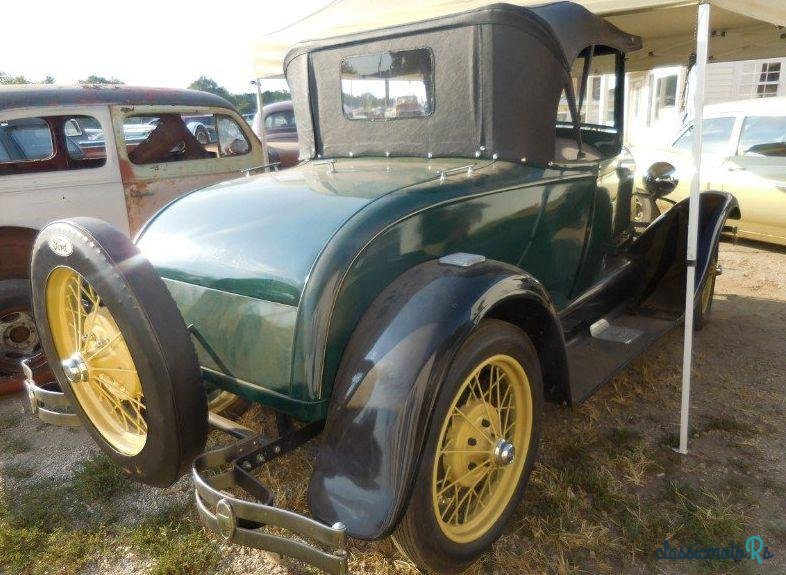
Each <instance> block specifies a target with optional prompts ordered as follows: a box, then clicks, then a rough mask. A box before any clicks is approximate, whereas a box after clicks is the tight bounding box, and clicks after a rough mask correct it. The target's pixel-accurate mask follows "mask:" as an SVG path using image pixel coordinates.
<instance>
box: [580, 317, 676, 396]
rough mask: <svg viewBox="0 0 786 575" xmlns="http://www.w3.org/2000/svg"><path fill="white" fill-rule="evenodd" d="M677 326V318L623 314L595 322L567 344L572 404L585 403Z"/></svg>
mask: <svg viewBox="0 0 786 575" xmlns="http://www.w3.org/2000/svg"><path fill="white" fill-rule="evenodd" d="M675 325H677V320H676V319H663V318H656V317H650V316H646V315H635V314H623V315H619V316H616V317H613V318H608V319H607V318H604V319H601V320H598V321H596V322H595V323H593V324H592V325H591V326H590V328H589V330H588V331H586V332H584V333H582V334H581V335H578V336H577V337H575V338H573V339H572V340H571V341H570V342H569V343H568V346H567V350H566V351H567V356H568V367H569V369H570V397H571V403H573V404H577V403H581V402H582V401H584V400H585V399H587V398H588V397H589V396H591V395H592V394H593V393H595V391H597V390H598V388H600V387H601V386H602V385H603V384H605V383H606V382H608V381H609V380H610V379H611V378H612V377H614V376H615V375H616V374H617V373H619V372H620V371H622V370H623V369H625V367H626V366H627V365H628V364H629V363H630V362H631V361H633V360H634V359H636V358H637V357H639V356H640V355H642V354H643V353H644V352H645V351H646V349H647V348H649V347H650V346H651V345H652V344H654V343H655V342H657V341H658V340H659V339H660V338H661V337H663V336H664V335H666V334H667V333H668V332H669V331H670V330H671V328H673V327H674V326H675Z"/></svg>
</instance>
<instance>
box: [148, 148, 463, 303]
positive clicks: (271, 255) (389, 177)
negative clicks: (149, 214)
mask: <svg viewBox="0 0 786 575" xmlns="http://www.w3.org/2000/svg"><path fill="white" fill-rule="evenodd" d="M466 164H467V159H465V158H450V159H435V160H431V161H429V160H426V159H422V158H396V159H385V158H362V159H361V158H356V159H343V160H336V161H335V162H309V163H306V164H302V165H300V166H297V167H295V168H291V169H288V170H284V171H281V172H274V173H268V174H262V175H258V176H253V177H246V178H239V179H236V180H231V181H227V182H222V183H220V184H216V185H213V186H210V187H208V188H204V189H202V190H198V191H196V192H192V193H190V194H187V195H185V196H182V197H181V198H179V199H177V200H175V201H174V202H172V203H171V204H169V205H168V206H167V207H165V208H164V209H163V210H161V211H160V212H159V213H158V214H157V215H156V216H154V218H153V219H152V220H151V221H150V222H149V223H148V224H147V226H146V227H145V228H144V229H143V231H142V232H141V233H140V236H139V238H138V239H137V243H138V245H139V248H140V249H141V250H142V253H143V254H144V255H145V256H146V257H147V258H148V259H149V260H150V261H151V262H152V263H153V265H154V266H155V267H156V268H157V269H158V272H159V273H160V274H161V276H162V277H165V278H169V279H173V280H178V281H183V282H187V283H192V284H196V285H201V286H204V287H209V288H213V289H218V290H222V291H227V292H231V293H236V294H238V295H245V296H250V297H255V298H258V299H264V300H267V301H274V302H278V303H283V304H287V305H297V304H298V302H299V299H300V295H301V293H302V290H303V287H304V285H305V283H306V281H307V279H308V275H309V273H310V270H311V268H312V266H313V265H314V262H315V261H316V260H317V258H318V257H319V255H320V253H321V252H322V250H323V249H324V247H325V246H326V245H327V243H328V242H329V240H330V238H331V237H332V236H333V234H335V232H336V231H338V229H340V228H341V226H342V225H343V224H344V223H345V222H346V221H347V220H348V219H350V218H351V217H353V216H354V215H355V214H356V213H357V212H359V211H360V210H361V209H363V207H365V206H366V205H368V204H369V203H371V202H373V201H374V200H375V199H377V198H379V197H381V196H384V195H386V194H389V193H391V192H394V191H396V190H399V189H402V188H406V187H409V186H413V185H416V184H419V183H422V182H425V181H428V180H436V179H438V178H439V172H440V170H444V169H450V168H455V167H457V166H462V165H466Z"/></svg>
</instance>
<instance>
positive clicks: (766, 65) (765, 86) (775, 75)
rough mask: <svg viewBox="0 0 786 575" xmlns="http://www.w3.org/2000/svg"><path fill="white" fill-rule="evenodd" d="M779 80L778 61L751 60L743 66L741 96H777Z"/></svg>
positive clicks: (779, 68) (779, 67)
mask: <svg viewBox="0 0 786 575" xmlns="http://www.w3.org/2000/svg"><path fill="white" fill-rule="evenodd" d="M780 81H781V63H780V62H752V63H750V64H747V65H746V66H745V68H743V72H742V82H741V92H742V93H741V96H743V97H747V98H770V97H774V96H777V95H778V86H779V85H780Z"/></svg>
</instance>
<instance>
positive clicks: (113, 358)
mask: <svg viewBox="0 0 786 575" xmlns="http://www.w3.org/2000/svg"><path fill="white" fill-rule="evenodd" d="M32 285H33V305H34V310H35V314H36V317H37V318H38V329H39V335H40V337H41V344H42V346H43V349H44V351H45V353H46V356H47V358H48V359H49V363H50V366H51V368H52V371H53V372H54V374H55V377H56V378H57V380H58V383H59V384H60V386H61V388H62V389H63V392H64V393H65V394H66V395H67V396H68V397H69V399H70V401H71V403H72V404H73V405H74V408H75V410H76V412H77V413H78V415H79V416H80V419H81V420H82V423H83V424H84V425H85V428H86V429H87V431H88V432H89V433H90V434H91V435H92V436H93V438H94V439H95V441H96V442H97V443H98V445H99V446H100V447H101V448H102V449H103V450H104V451H105V452H106V453H107V454H109V456H110V457H112V458H113V459H114V460H115V461H116V462H117V463H118V464H119V465H120V466H121V467H122V468H123V470H124V471H125V472H126V473H128V474H129V475H132V476H133V477H134V478H136V479H138V480H139V481H142V482H144V483H148V484H150V485H156V486H166V485H170V484H171V483H173V482H174V481H175V480H177V479H178V478H179V477H180V475H181V474H182V473H183V472H184V471H185V470H186V469H187V467H188V465H189V464H190V463H191V461H192V460H193V458H194V457H196V456H197V455H198V454H199V453H201V452H202V451H203V449H204V445H205V439H206V436H207V400H206V397H205V389H204V386H203V384H202V381H201V377H200V372H199V367H198V364H197V360H196V355H195V353H194V349H193V346H192V345H191V340H190V337H189V335H188V332H187V330H186V327H185V325H184V323H183V319H182V317H181V316H180V313H179V312H178V310H177V307H176V306H175V303H174V301H173V300H172V298H171V296H170V295H169V292H168V291H167V289H166V287H165V286H164V283H163V282H162V281H161V278H160V277H159V276H158V275H157V274H156V272H155V270H154V269H153V267H152V265H151V264H150V262H148V261H147V260H146V259H145V258H144V257H143V256H142V255H141V254H140V253H139V251H138V250H137V248H136V246H134V245H133V244H132V243H131V241H130V240H129V239H128V238H127V237H126V236H124V235H123V234H122V233H121V232H120V231H118V230H117V229H115V228H113V227H112V226H110V225H109V224H106V223H104V222H101V221H99V220H94V219H90V218H76V219H74V220H65V221H60V222H55V223H53V224H50V225H48V226H47V227H46V228H44V229H43V230H42V231H41V233H40V234H39V236H38V238H37V240H36V244H35V247H34V250H33V263H32Z"/></svg>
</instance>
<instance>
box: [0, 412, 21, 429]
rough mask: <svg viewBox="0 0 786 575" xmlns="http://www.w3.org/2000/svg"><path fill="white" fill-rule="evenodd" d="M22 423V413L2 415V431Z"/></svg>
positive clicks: (0, 421)
mask: <svg viewBox="0 0 786 575" xmlns="http://www.w3.org/2000/svg"><path fill="white" fill-rule="evenodd" d="M20 423H22V414H21V413H4V414H3V415H0V431H5V430H6V429H10V428H12V427H16V426H17V425H19V424H20Z"/></svg>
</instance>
